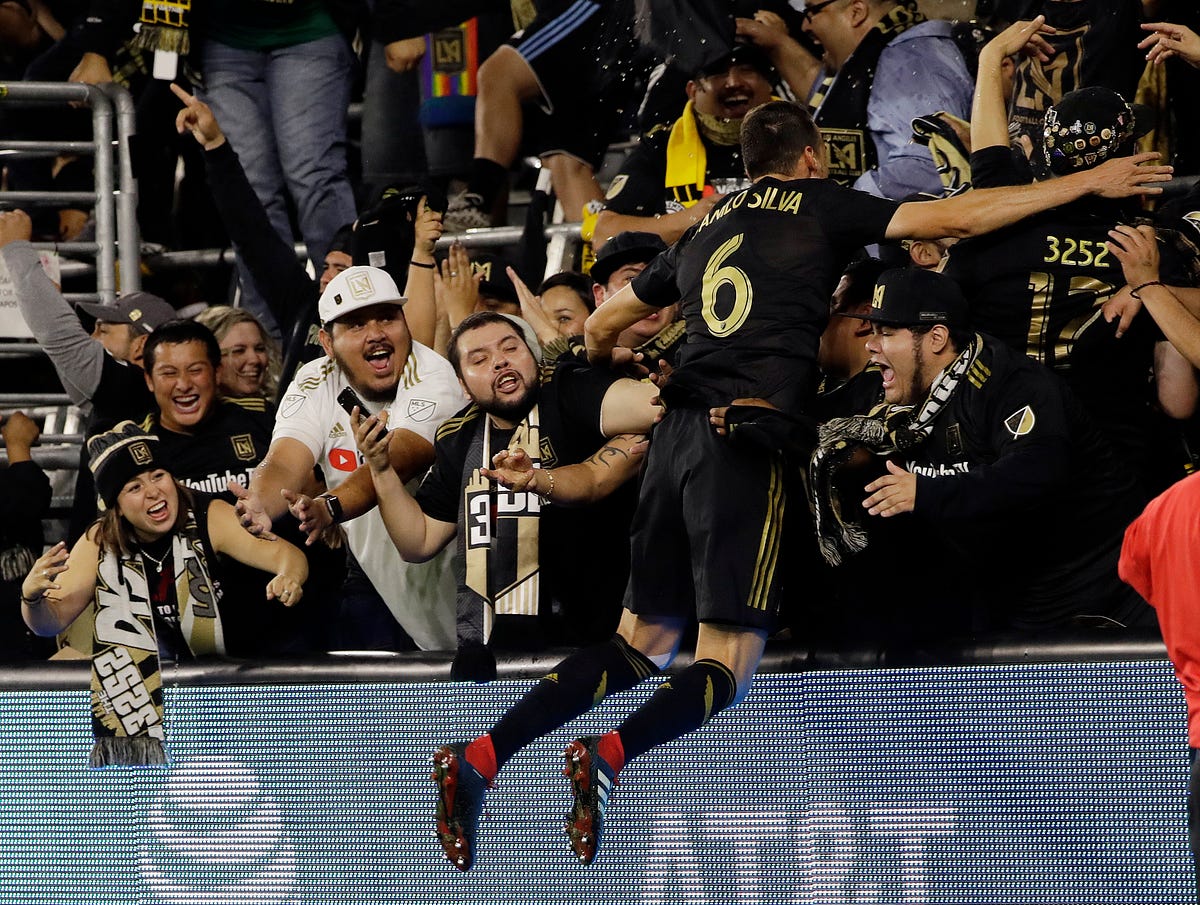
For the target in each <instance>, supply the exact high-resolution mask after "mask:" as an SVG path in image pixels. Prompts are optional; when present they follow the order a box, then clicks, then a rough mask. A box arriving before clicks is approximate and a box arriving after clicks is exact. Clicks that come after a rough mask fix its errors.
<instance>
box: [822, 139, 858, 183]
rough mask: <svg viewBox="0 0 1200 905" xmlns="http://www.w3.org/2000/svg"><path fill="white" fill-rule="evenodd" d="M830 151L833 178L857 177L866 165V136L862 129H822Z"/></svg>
mask: <svg viewBox="0 0 1200 905" xmlns="http://www.w3.org/2000/svg"><path fill="white" fill-rule="evenodd" d="M821 137H822V138H824V139H825V147H826V148H827V149H828V151H829V157H828V160H829V175H830V177H831V178H833V179H838V180H850V179H856V178H858V177H859V176H861V175H862V174H863V169H864V166H865V161H864V157H865V148H866V136H865V135H864V134H863V132H862V130H861V129H822V130H821Z"/></svg>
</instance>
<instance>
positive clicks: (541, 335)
mask: <svg viewBox="0 0 1200 905" xmlns="http://www.w3.org/2000/svg"><path fill="white" fill-rule="evenodd" d="M505 272H506V273H507V274H508V278H509V279H510V280H512V284H513V286H514V287H515V288H516V290H517V298H518V299H519V300H520V302H521V317H523V318H525V321H526V322H527V323H528V324H529V326H531V327H533V333H534V335H535V336H536V337H537V338H538V342H540V343H541V344H542V345H545V344H546V343H549V342H552V341H553V340H555V339H557V338H558V328H557V327H555V326H554V324H552V323H550V318H548V317H546V313H545V312H544V311H543V310H542V297H541V296H540V295H534V294H533V293H532V292H531V291H530V289H529V287H528V286H526V285H525V281H524V280H522V279H521V278H520V276H518V275H517V272H516V271H515V270H513V269H512V268H511V267H506V268H505Z"/></svg>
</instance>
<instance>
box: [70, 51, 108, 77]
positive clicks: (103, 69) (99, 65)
mask: <svg viewBox="0 0 1200 905" xmlns="http://www.w3.org/2000/svg"><path fill="white" fill-rule="evenodd" d="M112 80H113V78H112V69H110V68H109V65H108V60H106V59H105V58H104V57H103V56H101V55H100V54H98V53H90V52H89V53H85V54H84V55H83V57H82V59H80V61H79V65H78V66H76V67H75V68H74V69H73V70H71V74H70V75H69V76H67V81H68V82H78V83H80V84H84V85H106V84H108V83H109V82H111V81H112Z"/></svg>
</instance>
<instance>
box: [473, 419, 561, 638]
mask: <svg viewBox="0 0 1200 905" xmlns="http://www.w3.org/2000/svg"><path fill="white" fill-rule="evenodd" d="M491 432H492V428H491V418H489V417H488V416H487V415H486V414H485V415H484V416H483V417H482V418H480V419H479V422H478V423H477V424H476V427H475V433H474V435H473V436H472V438H471V445H470V447H469V449H468V451H467V458H466V462H465V464H464V468H463V496H462V503H461V506H462V511H461V512H460V513H459V527H460V530H459V532H458V550H459V562H460V565H459V569H460V580H459V588H458V614H457V623H458V643H459V648H460V649H461V648H463V647H464V646H467V645H471V644H486V643H487V641H488V639H489V638H490V637H491V634H492V625H493V623H494V620H495V617H496V616H497V615H513V616H536V615H537V614H538V595H539V592H540V586H539V574H538V518H539V513H540V512H541V499H540V498H539V497H538V495H537V494H535V493H530V492H527V491H523V492H521V493H514V492H513V491H510V490H508V489H506V488H504V487H498V486H497V485H496V484H495V483H493V482H492V481H489V480H488V479H487V478H485V477H484V476H483V475H482V474H481V473H480V469H481V468H482V467H484V466H490V465H491V461H492V443H491V440H492V437H491ZM508 448H509V450H516V449H523V450H525V452H526V453H527V454H528V456H529V458H530V459H531V460H532V461H533V467H534V468H541V463H542V456H541V431H540V427H539V421H538V407H537V406H536V405H535V406H534V407H533V408H532V409H530V411H529V414H528V415H526V416H525V419H524V420H523V421H522V422H521V423H520V424H519V425H517V428H516V430H514V431H513V435H512V438H511V439H510V440H509V443H508Z"/></svg>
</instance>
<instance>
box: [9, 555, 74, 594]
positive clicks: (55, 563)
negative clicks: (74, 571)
mask: <svg viewBox="0 0 1200 905" xmlns="http://www.w3.org/2000/svg"><path fill="white" fill-rule="evenodd" d="M69 556H70V551H69V550H68V549H67V545H66V543H65V542H63V541H59V542H58V543H57V544H55V545H54V546H53V547H51V548H50V549H49V550H47V551H46V552H45V553H43V554H42V555H41V556H39V557H38V558H37V559H36V560H34V563H33V568H32V569H30V570H29V574H28V575H26V576H25V580H24V581H23V582H21V596H22V597H23V598H24V599H25V600H27V601H28V600H32V601H34V604H37V603H40V602H41V601H42V600H43V599H45V598H46V595H47V593H48V592H50V591H58V590H61V586H60V585H59V584H57V583H56V582H55V579H56V578H57V577H58V576H59V575H60V574H61V573H63V572H65V571H67V569H68V566H67V558H68V557H69ZM49 599H50V600H54V599H55V598H54V597H50V598H49ZM34 604H31V605H34Z"/></svg>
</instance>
